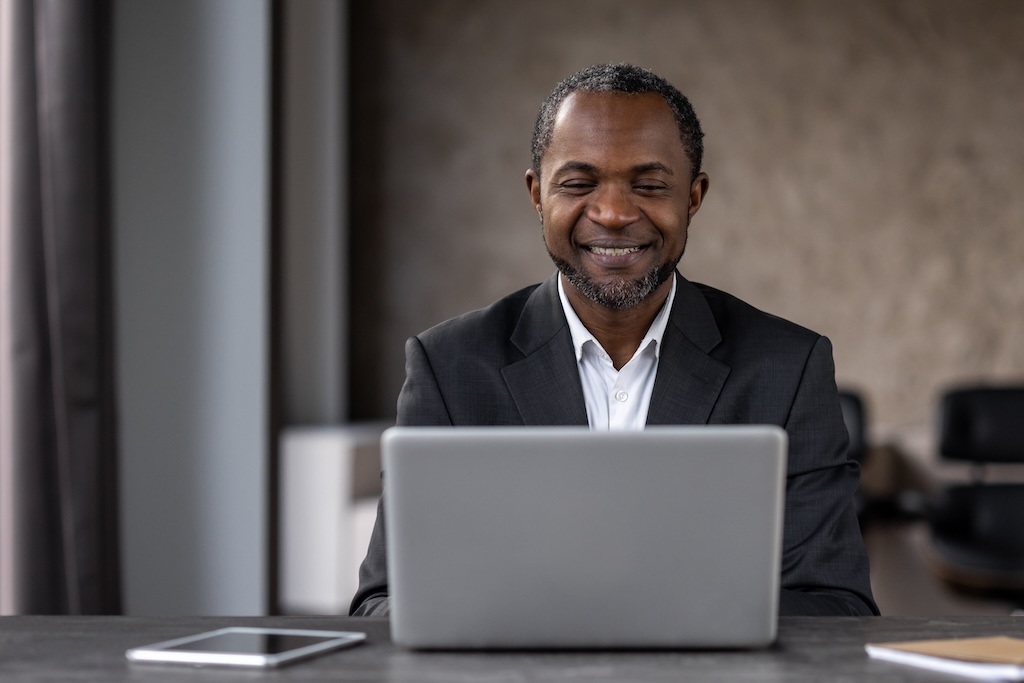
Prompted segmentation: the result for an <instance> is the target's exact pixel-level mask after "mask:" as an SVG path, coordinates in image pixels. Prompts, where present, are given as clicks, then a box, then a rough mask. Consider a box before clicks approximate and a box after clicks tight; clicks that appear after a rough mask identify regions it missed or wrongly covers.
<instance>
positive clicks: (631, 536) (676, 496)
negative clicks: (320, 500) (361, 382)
mask: <svg viewBox="0 0 1024 683" xmlns="http://www.w3.org/2000/svg"><path fill="white" fill-rule="evenodd" d="M786 444H787V440H786V433H785V432H784V431H783V430H782V429H779V428H778V427H771V426H721V427H719V426H708V427H656V428H648V429H647V430H645V431H642V432H591V431H589V430H588V429H586V428H576V427H456V428H450V427H396V428H392V429H389V430H387V431H386V432H385V433H384V437H383V441H382V449H383V464H384V506H385V517H386V519H387V525H388V535H387V550H388V579H389V584H390V594H391V635H392V639H393V640H394V642H396V643H398V644H399V645H403V646H406V647H412V648H424V649H428V648H446V649H476V648H524V649H525V648H721V647H729V648H732V647H760V646H765V645H768V644H770V643H772V642H773V641H774V640H775V634H776V626H777V622H778V619H777V613H778V599H779V572H780V565H779V563H780V556H781V545H782V512H783V500H784V495H785V473H786V448H787V446H786Z"/></svg>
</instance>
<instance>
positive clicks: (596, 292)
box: [548, 250, 683, 310]
mask: <svg viewBox="0 0 1024 683" xmlns="http://www.w3.org/2000/svg"><path fill="white" fill-rule="evenodd" d="M548 256H550V257H551V260H552V261H553V262H554V264H555V267H556V268H558V272H560V273H561V274H562V275H564V276H565V279H566V280H568V281H569V284H571V285H572V286H573V287H575V288H576V289H577V290H579V292H580V293H581V294H583V296H585V297H587V298H588V299H590V300H591V301H593V302H594V303H595V304H599V305H601V306H604V307H606V308H611V309H613V310H624V309H627V308H633V307H634V306H639V305H640V304H641V303H643V301H644V300H645V299H647V297H649V296H650V295H651V294H653V293H654V291H655V290H656V289H658V287H660V286H661V285H662V284H664V283H665V282H666V281H667V280H668V279H669V278H670V277H672V274H673V273H674V272H675V269H676V266H677V265H678V264H679V261H680V259H682V258H683V255H682V254H679V258H677V259H675V261H672V262H671V263H664V264H662V265H661V266H659V267H656V268H652V269H651V270H650V271H649V272H648V273H647V274H646V275H644V276H643V277H639V278H637V279H635V280H615V281H614V282H609V283H606V284H599V283H597V282H595V281H594V280H593V279H592V278H591V277H590V276H588V275H587V274H585V273H583V272H582V271H580V270H577V269H576V268H575V267H573V266H572V265H570V264H569V263H568V262H566V261H564V260H562V259H560V258H558V257H556V256H555V255H554V254H552V253H551V251H550V250H549V251H548Z"/></svg>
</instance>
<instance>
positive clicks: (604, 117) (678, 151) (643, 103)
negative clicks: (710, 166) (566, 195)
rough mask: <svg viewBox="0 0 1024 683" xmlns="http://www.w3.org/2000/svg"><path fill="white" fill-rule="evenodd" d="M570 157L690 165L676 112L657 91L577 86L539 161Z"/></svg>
mask: <svg viewBox="0 0 1024 683" xmlns="http://www.w3.org/2000/svg"><path fill="white" fill-rule="evenodd" d="M569 161H572V162H585V163H591V164H595V165H598V166H602V167H603V166H606V165H608V164H609V163H616V164H618V163H621V164H626V165H638V164H648V163H652V162H657V163H661V164H664V165H666V166H668V167H669V168H672V169H673V170H676V168H677V167H678V172H679V173H680V175H682V173H684V172H688V170H689V167H690V162H689V159H688V158H687V156H686V151H685V150H684V149H683V144H682V141H681V140H680V139H679V127H678V126H677V124H676V120H675V116H673V114H672V110H671V109H670V108H669V106H668V103H666V102H665V100H664V99H663V98H662V97H661V95H659V94H658V93H654V92H649V93H641V94H629V93H621V92H589V91H577V92H574V93H572V94H570V95H569V96H568V97H566V98H565V100H564V101H563V102H562V104H561V106H559V108H558V113H557V115H556V116H555V122H554V127H553V128H552V133H551V144H550V145H549V146H548V149H547V150H546V151H545V153H544V158H543V159H542V162H541V163H542V166H545V167H548V166H554V167H556V168H557V167H558V166H561V165H562V164H564V163H567V162H569ZM598 162H603V163H598Z"/></svg>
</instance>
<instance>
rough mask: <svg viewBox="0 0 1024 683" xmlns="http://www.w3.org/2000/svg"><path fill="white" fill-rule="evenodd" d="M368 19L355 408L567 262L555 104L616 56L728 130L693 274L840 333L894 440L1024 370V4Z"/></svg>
mask: <svg viewBox="0 0 1024 683" xmlns="http://www.w3.org/2000/svg"><path fill="white" fill-rule="evenodd" d="M353 4H354V5H355V4H356V3H353ZM358 5H360V7H355V8H354V9H353V12H354V15H353V22H352V29H353V44H354V50H355V52H354V54H353V66H354V69H355V72H354V79H353V84H354V88H355V89H354V92H353V106H354V111H353V130H352V135H353V150H354V166H353V169H352V176H353V187H352V191H353V193H354V197H355V203H354V207H353V216H352V218H353V220H352V230H353V234H352V237H351V240H352V244H351V247H352V252H351V253H352V258H353V260H354V281H353V285H352V286H353V290H352V291H353V297H354V302H353V303H354V309H353V321H352V329H353V330H354V332H355V333H356V335H357V337H356V339H355V340H354V345H353V358H352V364H353V387H352V402H353V410H354V416H355V417H372V416H387V415H392V414H393V411H394V401H395V397H396V396H397V391H398V389H399V387H400V386H401V381H402V378H403V375H404V372H403V352H402V346H403V342H404V340H405V338H406V337H407V336H409V335H411V334H414V333H416V332H418V331H420V330H422V329H424V328H426V327H428V326H430V325H432V324H434V323H436V322H439V321H441V320H443V319H445V318H447V317H450V316H452V315H455V314H457V313H459V312H462V311H465V310H468V309H472V308H478V307H480V306H483V305H486V304H487V303H489V302H491V301H493V300H494V299H496V298H498V297H500V296H501V295H503V294H505V293H507V292H509V291H511V290H513V289H515V288H518V287H519V286H522V285H526V284H529V283H532V282H535V281H537V280H540V279H542V278H544V277H545V276H547V275H548V274H549V273H550V272H551V270H552V266H551V264H550V262H549V261H548V259H547V256H546V254H545V253H544V250H543V247H542V244H541V242H540V231H539V226H538V224H537V220H536V218H535V216H534V214H533V211H532V209H531V207H530V204H529V201H528V199H527V195H526V190H525V183H524V181H523V173H524V171H525V170H526V168H527V166H528V164H529V149H528V147H529V136H530V131H531V128H532V125H533V120H534V116H535V115H536V110H537V107H538V105H539V104H540V102H541V100H542V99H543V97H544V96H545V95H546V94H547V92H548V91H549V90H550V88H551V87H552V86H553V85H554V84H555V83H556V82H557V81H558V80H559V79H561V78H562V77H564V76H566V75H568V74H569V73H571V72H572V71H574V70H576V69H578V68H580V67H583V66H586V65H588V64H592V63H597V62H609V61H630V62H634V63H637V64H641V65H643V66H647V67H649V68H651V69H653V70H654V71H656V72H658V73H660V74H662V75H664V76H665V77H667V78H668V79H669V80H671V81H672V82H674V83H675V84H676V85H677V86H678V87H679V88H680V89H681V90H683V92H684V93H686V94H687V95H688V96H689V97H690V99H691V101H692V102H693V104H694V107H695V108H696V110H697V113H698V115H699V116H700V118H701V121H702V123H703V125H704V129H705V133H706V139H705V143H706V148H707V156H706V164H705V170H707V172H708V173H709V174H710V176H711V190H710V193H709V195H708V198H707V200H706V201H705V203H704V206H703V208H702V209H701V212H700V214H698V216H697V217H696V219H695V221H694V224H693V227H692V232H691V240H690V246H689V249H688V252H687V254H686V256H685V257H684V259H683V262H682V270H683V272H684V274H686V275H687V276H688V277H690V278H691V279H694V280H698V281H702V282H706V283H708V284H711V285H714V286H717V287H720V288H722V289H726V290H728V291H730V292H732V293H734V294H736V295H738V296H740V297H741V298H744V299H746V300H748V301H750V302H751V303H753V304H754V305H756V306H758V307H760V308H763V309H766V310H768V311H771V312H774V313H777V314H779V315H781V316H784V317H787V318H790V319H792V320H794V321H797V322H799V323H801V324H804V325H806V326H808V327H811V328H813V329H815V330H817V331H819V332H822V333H823V334H827V335H828V336H829V337H831V338H832V340H833V342H834V344H835V353H836V362H837V372H838V379H839V381H840V382H841V383H845V384H848V385H853V386H856V387H859V388H861V389H863V390H864V391H865V392H866V394H867V397H868V400H869V403H870V408H871V409H872V412H873V417H874V423H875V428H876V431H877V433H878V434H879V435H881V436H883V437H886V436H889V435H892V434H899V433H906V432H908V431H911V432H912V431H914V430H925V429H927V428H928V427H929V425H930V424H931V420H932V415H933V412H934V405H935V399H936V396H937V392H938V391H940V390H941V389H942V388H943V387H945V386H947V385H949V384H950V383H955V382H961V381H970V380H979V379H980V380H986V381H1005V380H1009V379H1019V378H1021V377H1022V376H1024V268H1022V264H1024V230H1022V226H1024V190H1022V189H1021V185H1022V181H1024V40H1022V39H1021V37H1022V36H1024V3H1022V2H1017V1H1015V0H1008V1H1005V2H995V1H988V0H920V1H918V2H906V1H904V2H894V1H893V0H860V1H858V2H846V1H845V0H844V1H839V0H832V1H823V0H806V1H796V0H794V1H792V2H770V1H767V0H707V1H692V2H677V1H665V2H656V1H653V0H648V1H643V0H638V1H634V2H625V1H623V2H616V1H610V0H588V1H587V2H579V1H577V2H571V1H568V0H565V1H558V0H520V1H518V2H515V3H511V2H479V1H472V0H466V1H461V2H459V1H449V2H436V1H435V2H428V1H420V2H402V1H401V0H382V1H378V2H375V3H358ZM371 5H372V6H371Z"/></svg>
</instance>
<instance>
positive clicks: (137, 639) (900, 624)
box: [0, 617, 1024, 683]
mask: <svg viewBox="0 0 1024 683" xmlns="http://www.w3.org/2000/svg"><path fill="white" fill-rule="evenodd" d="M231 625H242V626H257V625H259V626H274V627H279V628H316V629H325V630H350V631H352V630H360V631H365V632H366V633H367V635H368V642H367V644H365V645H362V646H359V647H357V648H354V649H351V650H341V651H338V652H334V653H331V654H328V655H325V656H322V657H319V658H316V659H311V660H306V661H304V662H300V663H297V664H293V665H291V666H287V667H284V668H281V669H279V670H277V671H266V672H264V671H248V670H237V669H227V668H216V669H211V668H193V667H188V666H178V665H150V664H129V663H128V662H127V661H126V660H125V658H124V651H125V650H126V649H128V648H129V647H132V646H135V645H143V644H147V643H152V642H157V641H160V640H166V639H170V638H176V637H179V636H184V635H189V634H191V633H196V632H199V631H204V630H209V629H213V628H220V627H222V626H231ZM996 634H1007V635H1014V636H1018V637H1024V617H950V618H945V619H911V618H897V617H893V618H886V617H882V618H871V617H866V618H865V617H840V618H783V619H782V620H781V621H780V622H779V640H778V643H777V644H776V645H775V646H774V647H772V648H770V649H767V650H759V651H749V652H549V653H543V652H532V653H447V652H446V653H419V652H408V651H404V650H401V649H399V648H397V647H395V646H394V645H392V644H391V642H390V640H389V637H388V622H387V621H386V620H379V619H350V618H339V617H257V618H254V617H245V618H226V617H206V618H200V617H189V618H182V617H174V618H139V617H2V618H0V680H2V681H5V682H7V681H39V680H52V681H125V680H132V681H135V680H138V681H176V682H183V681H214V682H218V683H219V682H224V683H228V682H230V681H253V680H261V681H265V680H293V681H367V682H372V681H408V682H410V683H414V682H416V681H429V682H430V683H474V682H476V681H481V682H483V681H486V683H503V682H505V681H508V682H522V681H541V682H552V683H553V682H556V681H576V682H579V681H678V680H684V679H685V680H693V681H729V682H730V683H732V682H735V681H788V682H790V683H793V682H800V681H822V680H843V681H860V680H865V681H866V680H871V681H943V680H949V681H959V680H967V679H962V678H959V677H953V676H944V675H942V674H938V673H935V672H928V671H924V670H919V669H914V668H910V667H905V666H900V665H897V664H889V663H886V662H878V661H873V660H869V659H868V658H867V656H866V655H865V654H864V648H863V645H864V643H866V642H879V641H888V640H906V639H914V638H946V637H967V636H983V635H996Z"/></svg>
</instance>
